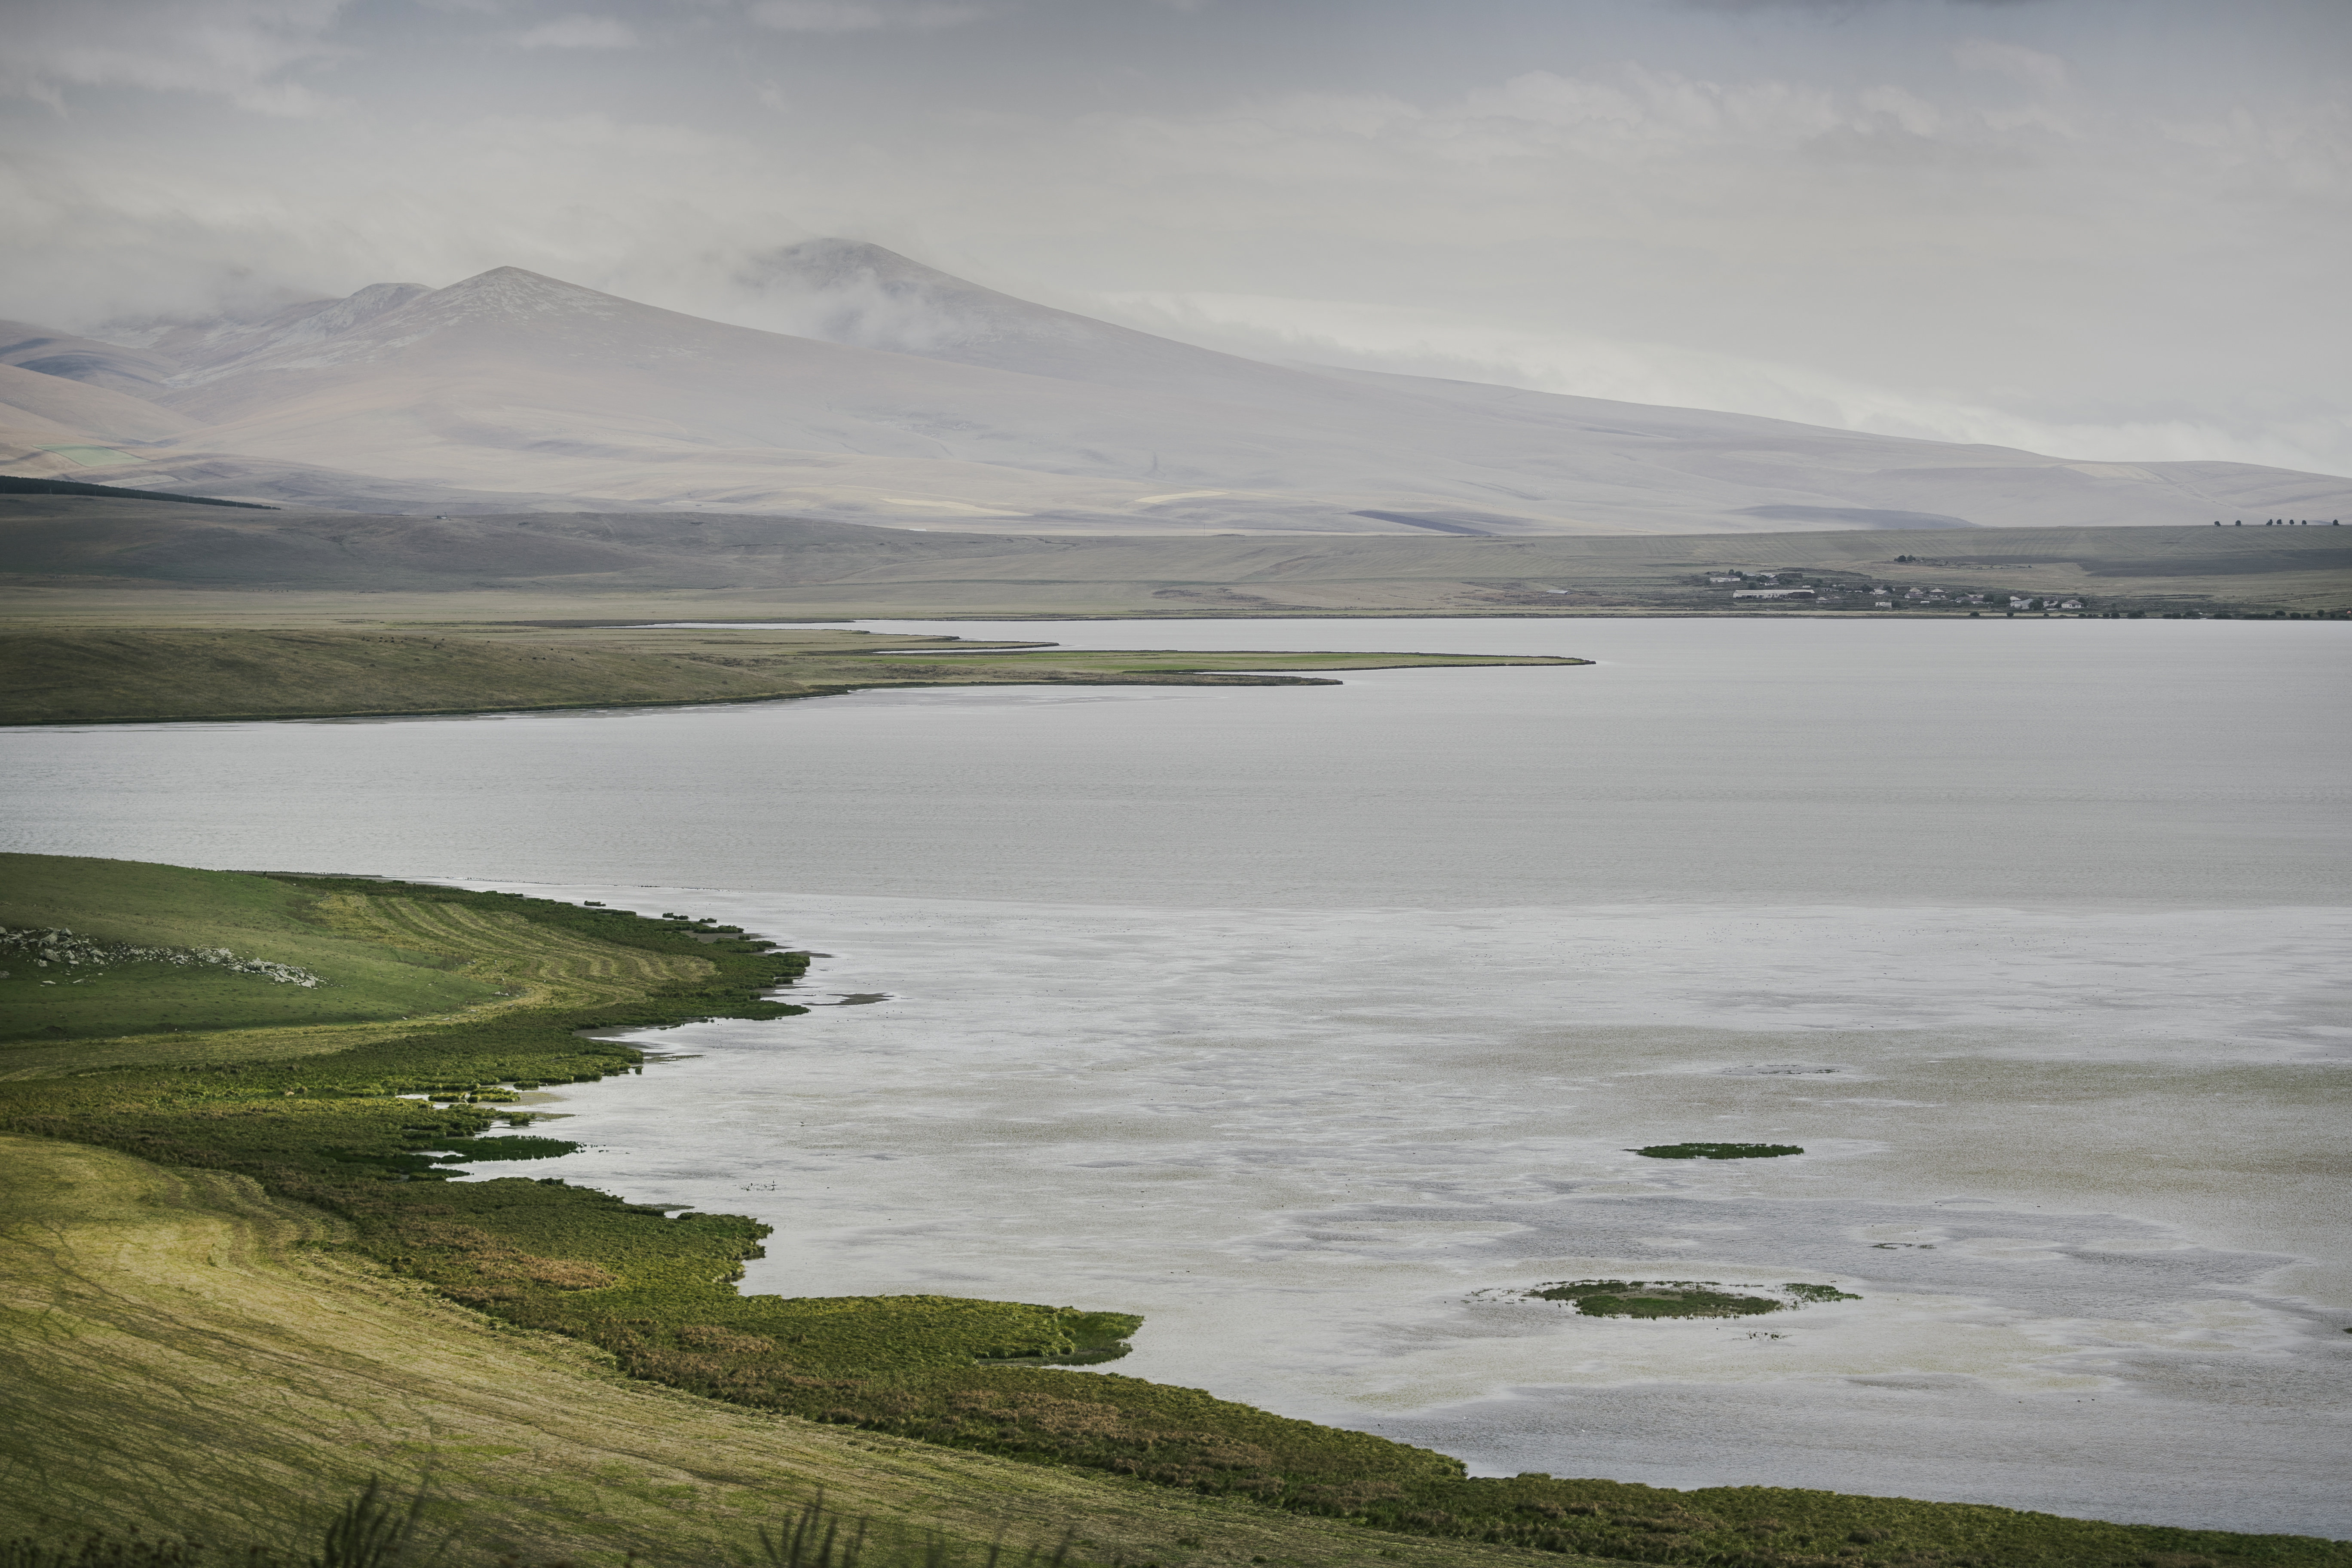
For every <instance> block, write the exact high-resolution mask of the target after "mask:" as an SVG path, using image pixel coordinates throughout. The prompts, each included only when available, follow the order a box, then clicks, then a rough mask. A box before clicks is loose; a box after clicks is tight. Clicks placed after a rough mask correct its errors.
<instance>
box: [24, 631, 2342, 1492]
mask: <svg viewBox="0 0 2352 1568" xmlns="http://www.w3.org/2000/svg"><path fill="white" fill-rule="evenodd" d="M872 624H873V625H874V626H875V629H877V630H936V631H945V632H950V633H954V634H957V635H961V636H965V637H1024V638H1040V639H1050V640H1055V641H1060V642H1064V643H1067V644H1072V645H1076V646H1091V647H1188V648H1233V647H1268V648H1276V647H1279V648H1392V649H1414V650H1421V651H1433V652H1510V653H1541V654H1574V655H1580V656H1583V657H1588V658H1595V659H1597V660H1599V661H1600V662H1599V663H1598V664H1596V665H1594V666H1592V667H1590V668H1516V669H1514V668H1499V669H1486V670H1391V671H1369V672H1362V673H1350V674H1348V675H1347V676H1345V677H1344V684H1342V685H1340V686H1337V687H1312V688H1303V689H1282V688H1181V687H1142V688H1125V689H1121V688H1084V687H1063V688H1052V687H1031V688H1005V689H935V690H907V691H894V692H877V693H869V694H859V695H850V696H845V697H838V698H828V699H822V700H811V701H803V702H785V703H769V704H742V705H735V706H727V707H714V708H703V709H682V710H615V711H611V712H596V713H585V712H583V713H559V714H541V715H506V716H491V717H479V718H460V719H428V720H398V721H321V722H301V723H275V724H175V725H128V726H103V727H87V728H79V729H75V728H55V729H46V730H38V731H12V732H10V733H9V735H8V737H7V739H6V742H5V754H6V759H7V760H6V763H5V778H6V784H7V788H8V791H9V799H10V801H11V804H12V810H11V812H10V819H11V826H10V829H9V833H8V838H7V841H8V843H9V845H10V847H19V848H27V849H37V850H42V851H47V852H54V853H75V854H91V855H111V856H122V857H129V858H149V859H160V860H171V861H177V862H181V863H184V864H192V865H204V866H215V867H226V868H276V869H293V870H318V871H359V872H375V873H383V874H390V875H398V876H409V877H424V878H437V879H447V880H452V881H458V882H463V883H465V884H467V885H469V886H495V887H502V888H508V889H516V890H525V891H538V892H544V893H549V894H551V895H554V896H558V897H565V898H573V899H601V900H606V901H609V902H611V903H614V904H615V905H621V906H625V907H630V908H635V909H640V910H648V911H659V910H686V911H688V912H692V913H696V914H708V915H715V916H718V917H719V918H720V919H721V920H722V921H728V922H730V923H736V924H741V925H743V926H746V927H748V928H751V929H752V930H755V931H761V932H763V933H766V934H770V935H772V936H775V937H777V938H779V939H781V940H785V941H788V942H792V943H793V944H794V945H804V946H808V947H811V948H814V949H815V950H816V951H818V952H824V953H825V954H828V955H830V956H828V957H826V958H824V959H823V960H820V961H819V963H817V965H816V967H815V968H814V971H813V972H812V974H811V977H810V980H809V982H808V984H806V985H805V986H804V987H803V991H804V992H805V993H807V994H806V996H805V997H804V999H805V1000H809V1001H812V1002H814V1003H818V1004H820V1005H819V1006H818V1007H817V1009H816V1010H815V1011H814V1012H812V1013H811V1014H809V1015H808V1016H803V1017H799V1018H792V1019H783V1020H777V1021H773V1022H768V1023H749V1022H732V1023H720V1024H711V1025H700V1026H690V1027H688V1028H683V1029H677V1030H673V1031H668V1032H665V1033H662V1034H660V1035H657V1036H652V1037H646V1039H645V1040H644V1042H643V1043H645V1044H646V1045H647V1046H648V1047H650V1048H652V1049H654V1050H656V1051H657V1052H660V1053H662V1058H663V1059H661V1060H659V1061H657V1062H656V1063H653V1064H650V1065H648V1066H647V1068H646V1070H645V1072H644V1073H643V1075H642V1076H638V1077H631V1078H625V1079H616V1080H613V1081H611V1082H608V1083H605V1084H603V1085H597V1086H573V1087H572V1088H570V1089H566V1090H564V1091H563V1092H562V1094H560V1095H557V1096H551V1097H549V1098H547V1099H546V1100H543V1101H542V1104H543V1106H544V1108H545V1109H547V1110H551V1111H554V1112H558V1113H561V1114H562V1115H564V1116H565V1117H567V1118H568V1120H565V1121H560V1122H552V1123H550V1124H549V1125H548V1126H547V1127H546V1128H545V1129H544V1130H546V1131H557V1132H560V1133H562V1135H564V1136H569V1137H572V1138H577V1139H580V1140H582V1141H583V1142H585V1143H586V1144H587V1145H588V1147H586V1148H585V1149H584V1150H583V1152H580V1153H578V1154H575V1155H572V1156H569V1157H567V1158H565V1159H563V1160H561V1161H557V1162H552V1163H549V1164H547V1165H543V1166H538V1167H534V1169H533V1174H539V1173H549V1174H562V1175H564V1176H567V1177H569V1178H570V1179H572V1180H574V1181H580V1182H585V1183H590V1184H599V1185H609V1186H611V1187H613V1188H614V1189H615V1190H619V1191H622V1192H625V1193H626V1194H628V1195H629V1196H631V1197H633V1198H636V1199H641V1200H646V1201H658V1202H665V1203H676V1204H681V1205H698V1206H701V1207H705V1208H710V1209H717V1210H724V1211H730V1212H740V1213H749V1214H754V1215H759V1216H760V1217H761V1219H763V1220H765V1221H767V1222H768V1223H770V1224H772V1225H773V1226H776V1234H775V1236H774V1237H772V1240H771V1242H770V1246H769V1257H768V1258H766V1259H765V1260H763V1261H761V1262H758V1263H755V1264H753V1265H752V1266H751V1278H750V1279H749V1281H748V1288H750V1289H761V1290H776V1291H782V1292H784V1293H787V1294H793V1295H843V1294H866V1293H878V1292H896V1291H939V1292H950V1293H955V1294H963V1295H977V1296H998V1297H1011V1298H1017V1299H1021V1300H1035V1301H1043V1302H1047V1303H1050V1304H1075V1305H1083V1306H1088V1307H1100V1308H1113V1309H1118V1310H1134V1311H1139V1312H1141V1313H1144V1314H1145V1315H1146V1316H1147V1319H1148V1321H1147V1323H1146V1325H1145V1327H1144V1329H1143V1331H1141V1333H1140V1334H1139V1336H1138V1338H1137V1341H1136V1352H1135V1354H1133V1355H1132V1356H1130V1357H1129V1358H1128V1359H1127V1360H1125V1361H1122V1362H1120V1363H1116V1365H1115V1368H1114V1370H1116V1371H1118V1372H1121V1373H1133V1374H1135V1375H1138V1376H1143V1377H1150V1378H1155V1379H1160V1380H1163V1381H1169V1382H1175V1383H1181V1384H1190V1385H1193V1386H1199V1387H1204V1388H1208V1389H1211V1390H1213V1392H1215V1393H1217V1394H1222V1395H1224V1396H1227V1397H1230V1398H1236V1399H1243V1400H1247V1401H1249V1402H1251V1403H1254V1404H1258V1405H1265V1406H1266V1407H1269V1408H1272V1409H1276V1410H1280V1411H1283V1412H1285V1413H1286V1414H1292V1415H1302V1416H1307V1417H1310V1418H1313V1419H1318V1420H1323V1421H1328V1422H1333V1423H1337V1424H1340V1425H1346V1426H1358V1427H1362V1428H1366V1429H1370V1430H1375V1431H1379V1432H1382V1433H1385V1434H1387V1435H1390V1436H1396V1437H1399V1438H1402V1439H1404V1440H1407V1441H1411V1442H1415V1443H1421V1444H1424V1445H1427V1446H1429V1447H1437V1448H1441V1449H1444V1450H1445V1451H1447V1452H1449V1453H1454V1454H1457V1455H1460V1456H1462V1457H1463V1458H1465V1459H1467V1460H1468V1461H1469V1462H1470V1463H1471V1464H1472V1466H1473V1467H1474V1469H1475V1471H1477V1472H1478V1473H1482V1474H1494V1473H1501V1474H1509V1473H1513V1472H1516V1471H1519V1470H1529V1469H1533V1470H1546V1471H1549V1472H1552V1473H1554V1474H1558V1475H1571V1476H1574V1475H1599V1476H1609V1477H1612V1478H1616V1479H1625V1480H1641V1481H1649V1482H1653V1483H1655V1484H1659V1485H1666V1486H1702V1485H1715V1484H1730V1483H1762V1484H1773V1485H1784V1486H1804V1487H1824V1488H1832V1489H1841V1490H1848V1491H1870V1492H1885V1493H1898V1494H1903V1495H1909V1496H1917V1497H1931V1498H1943V1499H1957V1500H1972V1501H1986V1502H2000V1503H2005V1504H2009V1505H2011V1506H2017V1507H2030V1508H2040V1509H2047V1510H2054V1511H2060V1512H2069V1513H2081V1514H2091V1515H2097V1516H2102V1517H2108V1518H2116V1519H2125V1520H2133V1521H2160V1522H2172V1523H2182V1524H2205V1525H2214V1526H2220V1527H2224V1528H2231V1529H2240V1530H2287V1531H2303V1532H2309V1533H2318V1534H2331V1535H2342V1534H2346V1533H2352V1508H2347V1504H2346V1502H2345V1501H2344V1493H2345V1489H2344V1488H2343V1486H2342V1484H2341V1482H2342V1474H2341V1469H2342V1467H2341V1458H2340V1456H2341V1453H2342V1432H2343V1426H2342V1422H2343V1418H2344V1411H2345V1410H2346V1408H2347V1396H2352V1335H2347V1333H2346V1332H2345V1330H2346V1329H2347V1327H2352V1237H2347V1218H2346V1216H2347V1214H2352V1205H2347V1195H2352V1194H2347V1191H2346V1188H2347V1180H2346V1176H2347V1169H2352V1161H2347V1148H2346V1142H2347V1139H2346V1133H2345V1128H2346V1125H2347V1121H2346V1117H2345V1114H2344V1100H2345V1084H2346V1078H2345V1073H2344V1067H2345V1062H2346V1059H2347V1038H2348V1037H2347V1028H2346V1011H2345V1006H2344V1003H2345V1000H2346V990H2347V985H2346V982H2345V979H2344V973H2345V966H2344V963H2343V954H2344V952H2345V951H2346V942H2347V936H2352V910H2347V901H2352V900H2347V889H2352V875H2347V873H2352V831H2347V826H2348V825H2352V814H2347V810H2346V805H2347V779H2352V731H2348V730H2347V726H2346V725H2345V724H2344V722H2343V721H2342V717H2341V709H2342V700H2341V693H2342V692H2343V691H2344V690H2345V689H2346V684H2347V682H2346V677H2347V673H2352V671H2347V666H2352V626H2336V625H2328V624H2317V623H2284V624H2281V623H2253V622H2172V621H2141V622H2111V621H2068V620H2048V621H2044V620H2040V619H2018V620H2010V619H2006V618H1998V619H1990V620H1979V621H1973V622H1972V621H1967V620H1950V621H1911V622H1891V623H1890V622H1880V623H1860V622H1842V621H1835V620H1826V619H1816V618H1810V617H1808V618H1796V619H1790V620H1787V621H1769V620H1760V619H1759V620H1748V619H1742V620H1690V621H1667V620H1647V619H1633V618H1628V619H1576V620H1533V619H1514V620H1402V619H1400V620H1381V621H1364V620H1344V621H1343V620H1330V621H1279V622H1269V621H1240V622H1218V621H1186V622H1156V623H1133V622H1129V623H1118V622H1095V623H1071V624H1054V623H1038V622H1022V623H1013V624H1008V625H1001V626H1000V625H989V624H979V623H972V622H950V623H939V624H936V625H934V624H929V623H872ZM877 994H878V995H882V996H886V997H887V1000H884V1001H880V1002H866V1001H862V1000H861V1001H854V1002H850V1003H848V1004H847V1005H839V1004H840V1003H841V1001H842V999H843V998H863V997H867V996H872V995H877ZM1686 1140H1707V1141H1741V1142H1772V1143H1783V1144H1793V1145H1799V1146H1801V1147H1802V1148H1803V1149H1804V1150H1805V1151H1806V1152H1805V1153H1804V1154H1802V1155H1801V1156H1795V1157H1790V1158H1783V1159H1774V1160H1763V1161H1757V1160H1748V1161H1727V1162H1707V1161H1662V1160H1654V1159H1647V1158H1643V1157H1642V1156H1640V1155H1638V1154H1636V1153H1633V1152H1632V1151H1633V1150H1635V1149H1638V1148H1641V1147H1643V1146H1645V1145H1651V1144H1657V1143H1665V1142H1682V1141H1686ZM494 1173H496V1172H495V1171H491V1170H486V1171H485V1174H494ZM1593 1278H1614V1279H1639V1280H1708V1281H1716V1282H1719V1283H1721V1284H1723V1285H1725V1286H1726V1287H1727V1288H1733V1289H1737V1288H1738V1287H1741V1286H1749V1287H1755V1288H1759V1289H1775V1288H1778V1287H1780V1286H1783V1285H1785V1284H1787V1283H1790V1282H1810V1283H1822V1284H1833V1285H1836V1286H1837V1287H1839V1288H1840V1289H1843V1290H1845V1291H1847V1292H1851V1293H1853V1294H1854V1295H1857V1296H1859V1297H1860V1298H1861V1300H1857V1301H1841V1302H1832V1303H1826V1304H1821V1305H1814V1306H1807V1307H1804V1308H1801V1309H1800V1310H1790V1311H1782V1312H1777V1313H1774V1314H1771V1315H1769V1316H1766V1317H1755V1318H1736V1319H1722V1320H1687V1321H1624V1320H1613V1319H1601V1318H1591V1317H1583V1316H1580V1315H1577V1314H1576V1313H1574V1312H1573V1311H1571V1310H1570V1309H1568V1308H1566V1307H1563V1306H1559V1305H1557V1304H1555V1303H1550V1302H1544V1301H1530V1300H1522V1299H1517V1298H1514V1297H1512V1296H1510V1295H1509V1294H1507V1292H1508V1291H1510V1290H1513V1289H1524V1288H1526V1287H1528V1286H1530V1285H1535V1284H1541V1283H1546V1282H1550V1281H1556V1280H1564V1279H1593Z"/></svg>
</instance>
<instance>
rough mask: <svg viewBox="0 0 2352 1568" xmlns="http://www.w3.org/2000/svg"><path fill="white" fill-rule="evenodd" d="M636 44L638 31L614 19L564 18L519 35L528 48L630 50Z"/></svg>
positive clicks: (519, 39) (525, 30) (520, 40)
mask: <svg viewBox="0 0 2352 1568" xmlns="http://www.w3.org/2000/svg"><path fill="white" fill-rule="evenodd" d="M636 42H637V35H636V31H635V29H634V28H632V27H631V26H629V25H628V24H627V23H626V22H624V21H621V20H619V19H618V18H617V17H613V16H562V17H558V18H557V19H556V20H554V21H552V22H542V23H541V24H540V25H539V26H536V27H527V28H525V29H524V30H523V31H522V32H520V33H519V34H517V35H516V36H515V43H516V44H517V45H518V46H519V47H522V48H526V49H626V48H633V47H635V45H636Z"/></svg>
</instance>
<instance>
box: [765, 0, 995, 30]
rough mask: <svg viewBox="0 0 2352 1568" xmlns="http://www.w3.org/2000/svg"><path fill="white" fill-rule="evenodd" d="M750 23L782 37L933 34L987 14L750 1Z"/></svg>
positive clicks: (902, 2) (877, 2)
mask: <svg viewBox="0 0 2352 1568" xmlns="http://www.w3.org/2000/svg"><path fill="white" fill-rule="evenodd" d="M749 14H750V16H751V20H753V21H754V22H757V23H758V24H760V26H763V27H773V28H775V29H777V30H778V31H779V32H786V33H870V32H879V31H883V30H886V29H891V28H906V29H910V30H912V31H915V32H924V33H928V32H934V31H937V30H938V29H940V28H941V27H960V26H963V25H964V24H965V23H967V22H976V21H979V20H980V19H982V17H984V16H989V15H990V14H991V11H990V8H989V7H986V6H982V5H956V4H950V3H948V0H752V4H751V7H750V12H749Z"/></svg>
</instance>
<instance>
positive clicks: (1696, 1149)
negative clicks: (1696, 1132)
mask: <svg viewBox="0 0 2352 1568" xmlns="http://www.w3.org/2000/svg"><path fill="white" fill-rule="evenodd" d="M1632 1152H1633V1153H1636V1154H1640V1155H1642V1156H1643V1157H1644V1158H1646V1159H1651V1160H1777V1159H1779V1158H1780V1156H1781V1155H1783V1154H1801V1153H1803V1152H1804V1151H1803V1150H1802V1149H1800V1148H1798V1147H1797V1146H1796V1145H1795V1144H1794V1143H1653V1144H1651V1145H1650V1146H1649V1147H1648V1148H1646V1149H1635V1150H1633V1151H1632Z"/></svg>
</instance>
